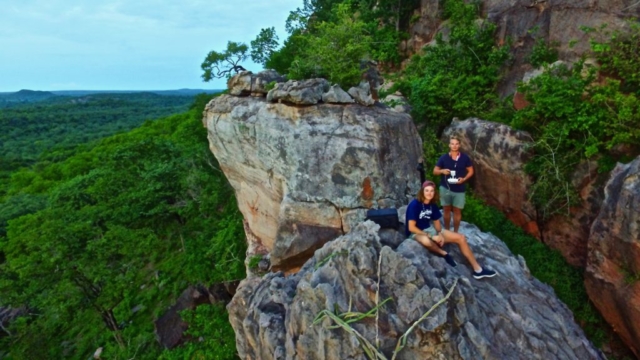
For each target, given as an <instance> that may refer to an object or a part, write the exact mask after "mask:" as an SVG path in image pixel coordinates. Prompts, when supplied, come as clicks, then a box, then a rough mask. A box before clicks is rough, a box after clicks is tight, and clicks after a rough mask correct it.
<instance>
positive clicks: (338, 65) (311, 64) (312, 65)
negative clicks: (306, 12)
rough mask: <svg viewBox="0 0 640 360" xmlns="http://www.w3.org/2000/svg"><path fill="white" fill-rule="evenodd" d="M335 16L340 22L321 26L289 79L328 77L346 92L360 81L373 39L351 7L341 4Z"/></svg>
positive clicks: (293, 65) (316, 28) (295, 65)
mask: <svg viewBox="0 0 640 360" xmlns="http://www.w3.org/2000/svg"><path fill="white" fill-rule="evenodd" d="M333 14H334V15H335V17H336V19H337V20H336V22H321V23H319V24H317V25H316V27H315V35H314V36H309V37H307V38H306V41H305V46H304V47H303V48H302V51H301V53H300V54H299V55H298V56H296V58H295V60H294V61H293V63H292V65H291V69H290V72H289V77H291V78H293V79H304V78H312V77H324V78H326V79H328V80H329V81H331V82H332V83H337V84H340V86H342V87H343V88H345V89H348V88H349V87H351V86H353V85H356V84H358V83H359V82H360V78H361V74H362V70H361V69H360V62H361V61H362V60H363V59H365V58H366V56H367V55H368V54H369V42H370V41H371V38H370V36H369V35H367V34H366V32H365V23H364V22H363V21H361V20H359V19H358V18H357V17H354V16H353V14H352V13H351V12H350V8H349V6H348V5H347V4H340V5H337V6H336V7H335V8H334V12H333Z"/></svg>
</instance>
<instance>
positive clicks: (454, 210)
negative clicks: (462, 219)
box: [450, 206, 462, 215]
mask: <svg viewBox="0 0 640 360" xmlns="http://www.w3.org/2000/svg"><path fill="white" fill-rule="evenodd" d="M450 207H451V206H450ZM451 208H452V209H453V213H454V214H456V215H459V214H462V209H460V208H457V207H455V206H453V207H451Z"/></svg>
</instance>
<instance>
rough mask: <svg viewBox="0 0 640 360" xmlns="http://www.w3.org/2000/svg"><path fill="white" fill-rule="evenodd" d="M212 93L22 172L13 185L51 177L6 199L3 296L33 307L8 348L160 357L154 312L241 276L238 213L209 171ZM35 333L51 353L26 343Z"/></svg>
mask: <svg viewBox="0 0 640 360" xmlns="http://www.w3.org/2000/svg"><path fill="white" fill-rule="evenodd" d="M205 102H206V100H203V101H201V102H200V104H201V105H200V107H194V108H193V109H192V110H191V111H190V112H188V113H185V114H182V115H176V116H172V117H169V118H165V119H161V120H157V121H155V122H148V123H146V124H145V125H143V126H142V127H141V128H139V129H136V130H134V131H131V132H129V133H126V134H120V135H117V136H113V137H110V138H107V139H105V140H104V141H102V142H100V143H99V144H97V145H95V146H94V147H92V148H91V149H90V150H88V151H85V152H79V153H77V154H75V155H72V156H71V157H69V158H68V159H66V160H64V161H63V162H60V163H45V164H41V166H39V167H36V169H33V170H23V171H22V172H20V175H19V176H16V177H15V179H14V181H15V182H16V183H14V187H13V188H14V189H16V190H15V191H19V187H17V184H24V185H26V186H28V187H29V188H32V187H33V183H34V182H35V181H38V180H37V179H41V178H42V179H46V182H43V184H44V185H43V186H42V187H41V188H40V192H41V193H42V194H43V195H28V194H21V193H17V194H16V195H15V196H12V197H11V198H10V201H9V202H8V203H10V204H13V207H12V209H13V210H12V211H10V212H8V214H7V215H5V218H7V219H12V220H8V225H7V236H6V237H5V238H0V254H3V255H4V256H3V257H1V258H0V260H4V262H2V263H0V292H1V293H2V294H3V295H2V299H1V300H2V304H3V305H13V306H23V305H24V306H27V307H28V308H29V309H30V311H29V314H30V315H29V316H27V317H26V318H24V320H20V321H18V322H17V323H16V325H15V327H12V330H14V331H12V333H15V334H16V335H15V336H13V337H11V338H10V339H8V340H7V341H9V347H10V348H11V351H12V357H15V358H21V357H24V358H87V357H88V356H90V355H91V354H92V353H93V351H95V349H96V348H97V347H99V346H103V347H105V354H106V355H105V356H108V357H109V358H116V357H125V356H127V357H133V356H135V354H136V352H144V353H145V354H147V355H148V357H149V358H157V356H158V352H159V351H160V349H159V348H158V347H157V345H156V342H155V339H154V336H153V325H152V319H153V318H154V317H155V316H158V313H160V312H162V311H164V309H165V308H166V305H167V304H168V303H169V302H171V301H172V299H173V297H175V296H176V295H177V294H179V293H180V292H181V291H182V290H184V288H185V287H187V286H188V285H189V284H209V283H213V282H217V281H227V280H237V279H240V278H243V277H244V263H243V260H244V255H245V251H246V244H245V241H244V235H243V228H242V220H241V219H242V216H241V215H240V213H239V211H238V210H237V206H236V204H235V199H234V198H233V196H232V195H231V194H232V192H231V189H230V187H229V185H228V183H227V181H226V179H225V178H224V176H223V174H222V173H221V172H220V171H215V170H214V169H215V168H216V167H217V162H216V160H215V158H213V156H212V154H211V153H210V152H209V150H208V142H207V140H206V132H205V131H203V129H202V123H201V119H200V117H201V114H202V106H204V103H205ZM49 179H50V180H49ZM47 197H48V201H45V200H44V199H46V198H47ZM3 209H4V208H3ZM27 212H31V214H28V215H24V214H23V213H27ZM3 214H4V212H3V213H0V215H3ZM134 309H135V311H134ZM222 320H224V321H225V322H226V319H222ZM226 323H227V327H226V328H224V326H223V325H220V326H221V327H222V328H224V331H227V329H228V328H229V327H228V322H226ZM40 336H44V339H42V338H41V341H42V342H43V343H42V344H41V347H42V348H44V349H51V350H50V351H49V352H47V351H38V350H37V349H31V347H32V346H33V344H32V343H31V342H30V340H29V339H31V338H39V337H40ZM60 344H68V345H69V347H68V348H63V347H62V346H61V345H60ZM231 348H233V347H231Z"/></svg>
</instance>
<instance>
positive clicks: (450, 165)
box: [436, 153, 473, 192]
mask: <svg viewBox="0 0 640 360" xmlns="http://www.w3.org/2000/svg"><path fill="white" fill-rule="evenodd" d="M436 166H437V167H439V168H440V169H443V170H444V169H449V170H453V171H455V172H456V178H463V177H465V176H467V168H468V167H470V166H473V164H472V163H471V158H470V157H469V156H468V155H467V154H464V153H460V156H458V159H457V160H454V159H452V158H451V156H450V155H449V153H446V154H444V155H442V156H440V159H438V162H437V163H436ZM450 177H451V176H449V175H444V174H443V175H441V176H440V185H442V186H444V187H445V188H448V189H449V190H451V191H453V192H464V189H465V184H449V183H448V182H447V178H450Z"/></svg>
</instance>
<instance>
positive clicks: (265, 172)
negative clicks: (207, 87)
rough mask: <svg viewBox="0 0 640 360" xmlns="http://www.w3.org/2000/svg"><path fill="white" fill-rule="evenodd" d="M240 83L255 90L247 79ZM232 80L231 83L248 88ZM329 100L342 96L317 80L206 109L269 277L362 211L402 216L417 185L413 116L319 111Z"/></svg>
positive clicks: (213, 143) (380, 110)
mask: <svg viewBox="0 0 640 360" xmlns="http://www.w3.org/2000/svg"><path fill="white" fill-rule="evenodd" d="M238 77H243V78H245V79H246V80H245V81H248V82H250V84H253V83H255V80H252V79H254V78H255V77H252V76H249V75H248V74H246V73H242V74H239V75H238ZM236 80H237V79H236ZM236 80H234V79H232V80H230V84H234V86H235V87H237V88H247V87H249V88H250V85H249V86H242V85H238V81H240V80H237V81H236ZM338 90H339V91H338ZM331 92H333V95H332V94H331ZM336 92H337V93H339V94H340V97H341V98H343V99H344V97H345V96H346V97H349V95H348V94H346V92H344V91H342V90H341V89H336V88H335V87H330V86H329V84H328V83H327V82H326V80H324V79H312V80H305V81H303V82H288V83H279V84H277V85H276V86H275V87H274V88H273V89H272V90H271V91H269V94H268V95H267V99H265V98H263V97H237V96H230V95H222V96H219V97H217V98H216V99H214V100H213V101H212V102H210V103H209V104H208V106H207V108H206V110H205V113H204V120H203V122H204V124H205V126H206V127H207V129H208V134H209V135H208V136H209V142H210V148H211V150H212V151H213V153H214V155H215V156H216V158H217V159H218V161H219V163H220V167H221V170H222V171H223V172H224V173H225V175H226V177H227V179H229V182H230V183H231V185H232V186H233V188H234V191H235V194H236V198H237V200H238V206H239V208H240V211H241V212H242V214H243V215H244V219H245V232H246V235H247V238H248V239H249V248H250V250H249V252H250V254H269V255H270V260H271V265H272V267H273V268H274V269H282V270H288V271H295V270H297V268H299V267H300V266H301V265H302V264H303V263H304V262H305V261H306V260H307V259H308V258H309V257H311V256H312V254H313V252H314V251H315V250H316V249H318V248H319V247H321V246H322V245H323V244H324V243H325V242H327V241H329V240H332V239H335V238H336V237H338V236H339V235H342V234H344V233H346V232H348V231H349V230H350V228H351V227H352V226H353V225H354V224H356V223H358V222H360V221H362V220H364V218H365V212H366V209H369V208H386V207H400V206H402V205H404V204H406V203H407V201H408V199H410V198H411V197H412V196H413V195H415V193H416V192H417V190H418V187H419V185H420V184H419V180H418V177H417V173H416V171H415V166H416V164H417V163H418V159H419V157H420V155H421V150H422V144H421V140H420V137H419V135H418V132H417V130H416V128H415V126H414V124H413V122H412V120H411V117H410V116H409V115H407V114H402V113H398V112H394V111H391V110H388V109H386V108H384V107H381V106H362V105H359V104H355V103H352V104H346V105H343V104H327V103H323V102H322V98H323V96H325V95H326V96H325V99H328V98H332V97H333V96H334V95H335V94H336ZM238 93H241V92H238ZM269 100H272V101H278V102H277V103H272V102H271V101H269ZM345 101H346V100H345ZM352 101H353V100H352ZM301 104H305V105H301Z"/></svg>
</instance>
